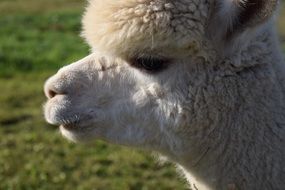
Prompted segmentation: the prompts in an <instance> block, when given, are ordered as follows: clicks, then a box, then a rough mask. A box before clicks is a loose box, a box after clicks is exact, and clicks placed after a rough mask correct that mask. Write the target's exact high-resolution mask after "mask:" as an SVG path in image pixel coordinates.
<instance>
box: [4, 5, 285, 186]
mask: <svg viewBox="0 0 285 190" xmlns="http://www.w3.org/2000/svg"><path fill="white" fill-rule="evenodd" d="M84 4H85V3H84V2H83V1H80V0H0V87H1V93H0V139H1V140H0V182H1V183H0V189H5V190H6V189H7V190H9V189H11V190H33V189H36V190H45V189H46V190H50V189H53V190H57V189H61V190H62V189H79V190H85V189H86V190H87V189H96V190H97V189H98V190H101V189H102V190H106V189H108V190H113V189H114V190H147V189H151V190H152V189H162V190H164V189H165V190H166V189H186V186H185V183H184V181H183V180H182V179H179V178H178V177H177V175H176V172H175V168H174V167H173V166H172V165H170V164H164V165H161V164H158V163H156V161H155V160H154V159H153V158H152V156H150V155H149V154H148V153H147V152H142V151H135V150H132V149H128V148H125V147H120V146H115V145H109V144H106V143H104V142H101V141H98V142H96V143H93V144H89V145H75V144H72V143H69V142H67V141H66V140H65V139H63V138H62V137H61V135H60V134H59V133H58V131H57V129H56V128H55V127H52V126H49V125H47V124H46V123H45V121H44V119H43V115H42V103H43V102H44V101H45V98H44V95H43V92H42V86H43V84H44V81H45V80H46V79H47V78H48V76H50V75H51V74H53V73H54V72H55V71H56V70H57V69H58V68H60V67H61V66H63V65H65V64H68V63H71V62H73V61H76V60H78V59H80V58H82V57H84V56H86V55H87V54H88V47H87V45H86V44H85V43H84V42H83V41H82V39H81V38H80V37H79V33H80V28H81V26H80V19H81V14H82V11H83V7H84ZM284 12H285V11H283V12H282V14H281V15H282V18H284V19H285V14H284ZM283 22H284V20H283ZM279 25H280V33H281V34H282V37H281V39H283V41H284V40H285V28H284V26H285V25H284V24H283V25H282V22H280V24H279ZM283 47H284V49H285V46H284V43H283Z"/></svg>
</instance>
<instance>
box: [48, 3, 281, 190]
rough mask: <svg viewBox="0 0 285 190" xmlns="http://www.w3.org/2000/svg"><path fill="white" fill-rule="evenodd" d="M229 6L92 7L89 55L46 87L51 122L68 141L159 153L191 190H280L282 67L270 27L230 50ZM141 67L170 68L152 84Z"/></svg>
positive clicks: (241, 35)
mask: <svg viewBox="0 0 285 190" xmlns="http://www.w3.org/2000/svg"><path fill="white" fill-rule="evenodd" d="M233 3H235V1H234V0H215V1H214V0H213V1H211V0H177V1H171V0H117V1H113V0H92V1H90V5H89V6H88V8H87V10H86V13H85V16H84V18H83V36H84V38H85V39H86V40H87V42H88V43H89V44H90V46H91V47H92V50H93V53H92V54H91V55H90V56H88V57H86V58H84V59H83V60H80V61H78V62H76V63H73V64H71V65H69V66H66V67H64V68H62V69H61V70H59V72H58V73H57V74H56V75H54V76H52V77H51V78H50V79H49V80H48V81H47V83H46V85H45V92H46V94H47V96H48V98H49V100H48V102H47V104H46V106H45V116H46V119H47V121H48V122H49V123H51V124H56V125H61V127H60V130H61V132H62V134H63V135H64V136H65V137H67V138H68V139H71V140H73V141H89V140H93V139H103V140H106V141H108V142H111V143H116V144H122V145H128V146H133V147H140V148H145V149H147V150H152V151H157V152H159V153H161V154H162V155H165V156H167V157H168V158H169V159H170V160H172V161H174V162H176V163H177V165H179V166H180V167H181V168H182V170H183V171H184V172H185V176H186V177H187V179H188V181H189V184H190V186H191V187H192V188H193V189H195V188H198V189H199V190H227V189H229V190H235V189H241V190H260V189H264V190H282V189H285V180H284V179H285V164H284V163H285V148H284V147H285V141H284V140H285V139H284V138H285V83H284V82H285V65H284V61H283V60H282V56H281V53H280V51H279V45H278V42H277V40H276V34H275V31H274V29H273V28H274V27H273V22H272V19H271V18H270V17H268V18H267V19H266V20H264V21H263V22H262V23H261V24H260V22H259V21H258V23H259V24H258V25H257V26H255V27H248V28H244V29H243V30H240V31H236V32H237V33H236V34H235V35H233V37H232V39H230V40H228V41H227V40H226V39H224V38H223V34H222V33H223V32H224V31H226V30H227V29H226V27H228V23H232V21H233V20H234V19H236V17H235V15H236V14H238V12H239V11H235V9H237V8H236V6H235V5H233ZM215 5H221V6H220V7H218V8H217V7H216V6H215ZM272 10H273V8H272ZM268 14H271V15H272V14H273V13H272V12H268ZM221 15H222V16H221ZM224 17H225V18H224ZM222 18H224V20H223V19H222ZM221 19H222V20H221ZM256 19H258V18H256ZM229 20H230V21H229ZM217 21H224V23H219V22H217ZM252 21H254V18H253V19H252V20H251V22H252ZM217 33H219V34H218V35H217ZM245 39H246V42H245V41H244V40H245ZM217 41H219V42H222V43H217ZM221 44H222V45H221ZM145 55H147V56H159V57H166V58H169V59H170V60H171V61H170V63H169V66H168V68H167V69H165V70H163V71H161V72H158V73H153V74H150V73H146V72H144V71H142V70H139V69H137V68H134V67H132V66H130V64H129V63H130V61H131V60H132V58H133V57H135V56H145Z"/></svg>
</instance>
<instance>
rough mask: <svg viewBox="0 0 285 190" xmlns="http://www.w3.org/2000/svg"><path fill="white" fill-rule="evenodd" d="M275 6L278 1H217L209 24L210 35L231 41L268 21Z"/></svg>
mask: <svg viewBox="0 0 285 190" xmlns="http://www.w3.org/2000/svg"><path fill="white" fill-rule="evenodd" d="M277 4H278V0H217V1H216V4H215V5H214V8H213V10H214V11H213V15H212V18H213V19H212V20H210V24H209V26H210V28H209V29H210V33H214V34H211V35H213V37H218V38H219V37H220V38H223V39H224V40H225V39H226V40H228V39H232V38H233V37H235V36H236V35H238V34H240V33H242V32H243V31H245V30H247V29H249V28H255V27H258V26H259V25H261V24H263V23H265V22H266V21H268V20H269V19H270V18H271V16H272V15H273V13H274V11H275V9H276V6H277ZM220 38H219V40H223V39H220Z"/></svg>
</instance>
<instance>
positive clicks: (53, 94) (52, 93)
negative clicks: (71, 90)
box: [47, 89, 58, 98]
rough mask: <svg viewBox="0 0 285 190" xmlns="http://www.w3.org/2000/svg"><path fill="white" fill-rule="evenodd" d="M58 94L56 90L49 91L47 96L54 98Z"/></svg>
mask: <svg viewBox="0 0 285 190" xmlns="http://www.w3.org/2000/svg"><path fill="white" fill-rule="evenodd" d="M57 94H58V93H56V92H55V91H54V90H51V89H49V90H48V92H47V95H48V97H49V98H53V97H55V96H56V95H57Z"/></svg>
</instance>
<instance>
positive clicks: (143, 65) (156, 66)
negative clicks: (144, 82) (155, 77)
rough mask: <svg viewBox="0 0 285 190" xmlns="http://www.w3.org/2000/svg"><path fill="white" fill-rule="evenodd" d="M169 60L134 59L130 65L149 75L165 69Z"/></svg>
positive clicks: (156, 58)
mask: <svg viewBox="0 0 285 190" xmlns="http://www.w3.org/2000/svg"><path fill="white" fill-rule="evenodd" d="M168 64H169V60H168V59H165V58H158V57H150V56H149V57H134V58H132V59H131V60H130V65H131V66H133V67H135V68H137V69H141V70H143V71H146V72H150V73H157V72H160V71H162V70H164V69H166V68H167V66H168Z"/></svg>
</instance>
